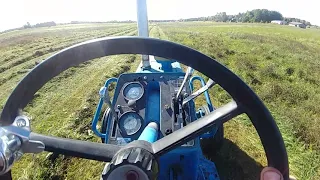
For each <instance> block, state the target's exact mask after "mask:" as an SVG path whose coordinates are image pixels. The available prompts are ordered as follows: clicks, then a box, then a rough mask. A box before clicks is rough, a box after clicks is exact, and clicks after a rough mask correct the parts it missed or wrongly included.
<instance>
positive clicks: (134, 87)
mask: <svg viewBox="0 0 320 180" xmlns="http://www.w3.org/2000/svg"><path fill="white" fill-rule="evenodd" d="M122 93H123V96H124V98H125V99H127V100H128V101H137V100H138V99H140V98H141V97H142V96H143V93H144V89H143V86H142V85H141V84H140V83H138V82H132V83H130V84H127V85H126V86H125V87H124V89H123V92H122Z"/></svg>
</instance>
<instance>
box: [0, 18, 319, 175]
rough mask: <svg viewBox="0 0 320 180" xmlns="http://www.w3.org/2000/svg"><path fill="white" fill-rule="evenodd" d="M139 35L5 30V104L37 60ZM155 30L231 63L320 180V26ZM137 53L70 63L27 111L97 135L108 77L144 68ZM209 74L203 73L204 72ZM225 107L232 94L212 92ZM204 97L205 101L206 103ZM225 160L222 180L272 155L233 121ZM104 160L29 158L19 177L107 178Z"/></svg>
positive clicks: (93, 28) (59, 129) (245, 125)
mask: <svg viewBox="0 0 320 180" xmlns="http://www.w3.org/2000/svg"><path fill="white" fill-rule="evenodd" d="M120 35H129V36H132V35H137V29H136V24H134V23H99V24H92V23H91V24H73V25H57V26H53V27H39V28H27V29H24V30H19V31H10V32H6V33H2V34H0V109H2V108H3V105H4V103H5V101H6V98H7V97H8V96H9V94H10V93H11V92H12V90H13V88H14V87H15V85H16V84H17V83H18V82H19V81H20V80H21V79H22V78H23V76H25V75H26V74H27V73H28V72H29V71H30V69H32V68H33V67H34V66H35V65H36V64H37V63H38V62H41V61H42V60H44V59H46V58H47V57H49V56H50V55H51V54H53V53H55V52H57V51H59V50H61V49H63V48H65V47H68V46H71V45H73V44H76V43H79V42H83V41H85V40H89V39H94V38H99V37H105V36H120ZM150 35H151V36H152V37H155V38H160V39H166V40H170V41H173V42H177V43H181V44H183V45H186V46H189V47H192V48H194V49H196V50H198V51H200V52H202V53H204V54H206V55H208V56H210V57H212V58H215V59H217V60H218V61H219V62H220V63H222V64H224V65H225V66H227V67H228V68H230V69H231V70H232V71H233V72H234V73H236V74H237V75H238V76H239V77H241V78H242V79H243V80H244V81H245V82H246V83H247V84H249V86H250V87H251V88H252V89H253V90H254V91H255V92H256V93H257V94H258V95H259V97H260V98H261V99H262V100H263V101H264V103H265V104H266V105H267V107H268V108H269V110H270V111H271V113H272V115H273V116H274V118H275V120H276V122H277V124H278V126H279V128H280V131H281V133H282V136H283V138H284V141H285V144H286V147H287V151H288V156H289V163H290V172H291V174H292V175H294V176H296V177H297V178H298V179H303V180H308V179H310V180H317V179H320V125H319V124H320V106H319V102H320V88H319V85H320V51H319V49H320V31H319V30H317V29H300V28H294V27H289V26H279V25H272V24H260V23H259V24H254V23H248V24H247V23H214V22H167V23H165V22H164V23H152V24H151V26H150ZM139 61H140V58H139V56H135V55H121V56H110V57H104V58H99V59H96V60H93V61H91V62H89V63H85V64H81V65H79V66H77V67H74V68H71V69H69V70H67V71H65V72H64V73H62V74H61V75H59V76H58V77H56V78H54V79H53V80H51V81H50V82H49V83H48V84H46V85H45V86H44V87H43V88H42V89H41V90H40V91H39V92H38V93H37V94H36V96H35V97H34V100H33V101H32V103H30V104H29V105H28V107H27V108H26V109H25V111H26V113H27V114H28V115H29V116H30V117H32V122H31V123H32V126H31V127H32V129H33V131H35V132H38V133H43V134H46V135H55V136H60V137H68V138H74V139H81V140H86V141H96V142H99V139H98V138H97V137H95V136H94V134H93V133H92V131H91V129H90V123H91V120H92V117H93V113H94V110H95V107H96V103H97V102H98V98H99V97H98V93H97V92H98V90H99V88H100V87H101V86H102V84H103V83H104V81H105V80H106V79H107V78H109V77H113V76H116V77H117V76H119V75H120V74H121V73H124V72H128V71H131V72H132V71H135V69H136V68H137V66H138V64H139ZM200 75H201V74H200ZM210 94H211V97H212V100H213V102H214V105H215V106H217V107H219V106H220V105H221V104H224V103H226V102H227V101H228V100H229V99H230V96H229V95H228V94H227V93H225V91H224V90H223V89H222V88H220V87H219V86H214V87H213V88H212V89H211V90H210ZM201 101H203V99H201V98H199V99H198V100H197V102H196V103H197V104H201ZM225 137H226V139H225V142H224V145H223V147H222V148H221V150H220V151H219V152H218V155H216V156H211V155H210V154H209V155H208V157H209V158H210V159H212V160H214V161H215V162H216V164H217V167H218V170H219V173H220V177H221V178H222V179H257V177H258V176H259V172H260V170H261V168H262V167H263V166H266V158H265V155H264V151H263V148H262V145H261V142H260V140H259V138H258V135H257V133H256V132H255V130H254V127H253V125H252V124H251V123H250V121H249V120H248V118H247V117H246V116H239V117H237V118H235V119H234V120H232V121H229V122H227V123H226V124H225ZM102 169H103V163H100V162H95V161H90V160H83V159H79V158H72V157H68V156H62V155H54V154H51V153H41V154H38V155H35V156H33V155H25V156H24V157H23V158H22V159H21V160H20V161H19V162H17V163H16V164H15V165H14V167H13V170H12V171H13V176H14V179H26V180H29V179H55V180H56V179H99V176H100V173H101V171H102Z"/></svg>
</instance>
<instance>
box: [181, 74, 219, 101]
mask: <svg viewBox="0 0 320 180" xmlns="http://www.w3.org/2000/svg"><path fill="white" fill-rule="evenodd" d="M215 84H216V83H215V82H214V81H213V80H212V79H209V80H208V82H207V83H206V85H205V86H203V87H202V88H200V89H198V90H197V91H196V92H194V93H192V94H191V95H190V96H188V97H186V98H185V99H184V100H183V102H182V106H184V105H185V104H187V103H188V102H189V101H190V100H192V99H194V98H196V97H198V96H199V95H200V94H202V93H204V92H205V91H207V90H208V89H209V88H211V87H212V86H214V85H215Z"/></svg>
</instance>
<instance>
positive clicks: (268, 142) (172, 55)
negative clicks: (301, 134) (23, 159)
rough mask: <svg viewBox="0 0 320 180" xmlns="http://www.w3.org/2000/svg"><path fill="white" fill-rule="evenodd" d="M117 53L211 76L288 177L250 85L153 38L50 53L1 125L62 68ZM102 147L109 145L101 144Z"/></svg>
mask: <svg viewBox="0 0 320 180" xmlns="http://www.w3.org/2000/svg"><path fill="white" fill-rule="evenodd" d="M117 54H148V55H154V56H160V57H164V58H167V59H175V60H177V61H178V62H180V63H183V64H185V65H188V66H191V67H192V68H194V69H196V70H198V71H199V72H201V73H203V74H204V75H206V76H208V77H209V78H211V79H213V80H214V81H215V82H216V83H217V84H219V85H220V86H221V87H222V88H223V89H225V90H226V91H227V92H228V93H229V94H230V95H231V96H232V98H233V99H234V100H235V101H236V102H237V104H239V105H241V109H242V110H244V111H245V113H246V114H247V115H248V116H249V118H250V120H251V122H252V123H253V125H254V127H255V128H256V131H257V132H258V135H259V137H260V139H261V142H262V144H263V147H264V149H265V153H266V156H267V160H268V166H272V167H275V168H277V169H278V170H279V171H280V172H281V173H282V174H283V176H284V179H288V178H289V165H288V157H287V152H286V149H285V145H284V142H283V139H282V136H281V134H280V131H279V129H278V127H277V125H276V123H275V121H274V119H273V118H272V116H271V114H270V112H269V111H268V109H267V108H266V107H265V105H264V104H263V103H262V101H261V100H260V99H259V97H258V96H257V95H256V94H255V93H254V92H253V91H252V90H251V88H250V87H249V86H248V85H246V84H245V83H244V82H243V81H242V80H241V79H240V78H239V77H238V76H237V75H235V74H234V73H232V72H231V71H230V70H229V69H227V68H226V67H225V66H223V65H221V64H220V63H219V62H217V61H216V60H214V59H212V58H210V57H208V56H206V55H204V54H202V53H200V52H198V51H196V50H193V49H191V48H189V47H186V46H183V45H180V44H176V43H173V42H169V41H164V40H159V39H154V38H142V37H112V38H101V39H96V40H92V41H87V42H84V43H80V44H77V45H74V46H71V47H69V48H66V49H64V50H62V51H60V52H58V53H56V54H54V55H52V56H51V57H49V58H48V59H47V60H45V61H44V62H42V63H40V64H39V65H37V66H36V67H35V68H34V69H33V70H32V71H31V72H29V73H28V74H27V75H26V76H25V77H24V79H23V80H22V81H20V83H19V84H18V85H17V86H16V88H15V89H14V90H13V92H12V93H11V95H10V96H9V98H8V100H7V102H6V104H5V106H4V108H3V111H2V114H1V117H0V124H1V126H4V125H10V124H12V122H13V121H14V119H15V117H16V116H17V115H18V113H19V110H20V109H23V108H24V107H25V106H26V105H27V104H28V103H29V102H30V101H31V100H32V99H33V95H34V94H35V93H36V92H37V91H38V90H39V89H40V88H41V87H42V86H43V85H44V84H45V83H46V82H48V81H49V80H50V79H52V78H53V77H55V76H57V75H58V74H60V73H61V72H62V71H64V70H66V69H68V68H70V67H72V66H76V65H79V64H80V63H83V62H85V61H89V60H91V59H95V58H99V57H103V56H109V55H117ZM200 62H201V63H200ZM186 127H187V126H186ZM43 137H46V136H43ZM93 144H96V143H93ZM105 148H106V149H108V148H109V146H107V145H105ZM46 150H47V149H46ZM112 150H113V151H115V149H112Z"/></svg>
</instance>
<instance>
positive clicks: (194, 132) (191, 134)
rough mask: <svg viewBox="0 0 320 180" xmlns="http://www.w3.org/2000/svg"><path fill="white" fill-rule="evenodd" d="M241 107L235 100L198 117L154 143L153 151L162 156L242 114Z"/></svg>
mask: <svg viewBox="0 0 320 180" xmlns="http://www.w3.org/2000/svg"><path fill="white" fill-rule="evenodd" d="M241 113H242V111H241V108H240V107H239V106H238V104H237V103H236V102H235V101H231V102H229V103H228V104H226V105H224V106H222V107H220V108H218V109H216V110H214V111H213V112H211V113H210V114H208V115H206V116H205V117H203V118H201V119H198V120H196V121H194V122H192V123H190V124H188V125H187V126H185V127H183V128H181V129H179V130H177V131H175V132H173V133H171V134H169V135H168V136H165V137H163V138H161V139H159V140H158V141H156V142H154V143H153V144H152V149H153V153H154V154H155V155H156V156H161V155H162V154H165V153H166V152H168V151H170V150H172V149H174V148H176V147H177V146H180V145H182V144H184V143H186V142H188V141H190V140H192V139H194V138H196V137H197V136H199V135H201V134H203V133H205V132H207V131H208V130H209V129H210V128H212V126H214V125H215V124H218V123H224V122H227V121H228V120H230V119H232V118H234V117H236V116H238V115H239V114H241Z"/></svg>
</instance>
